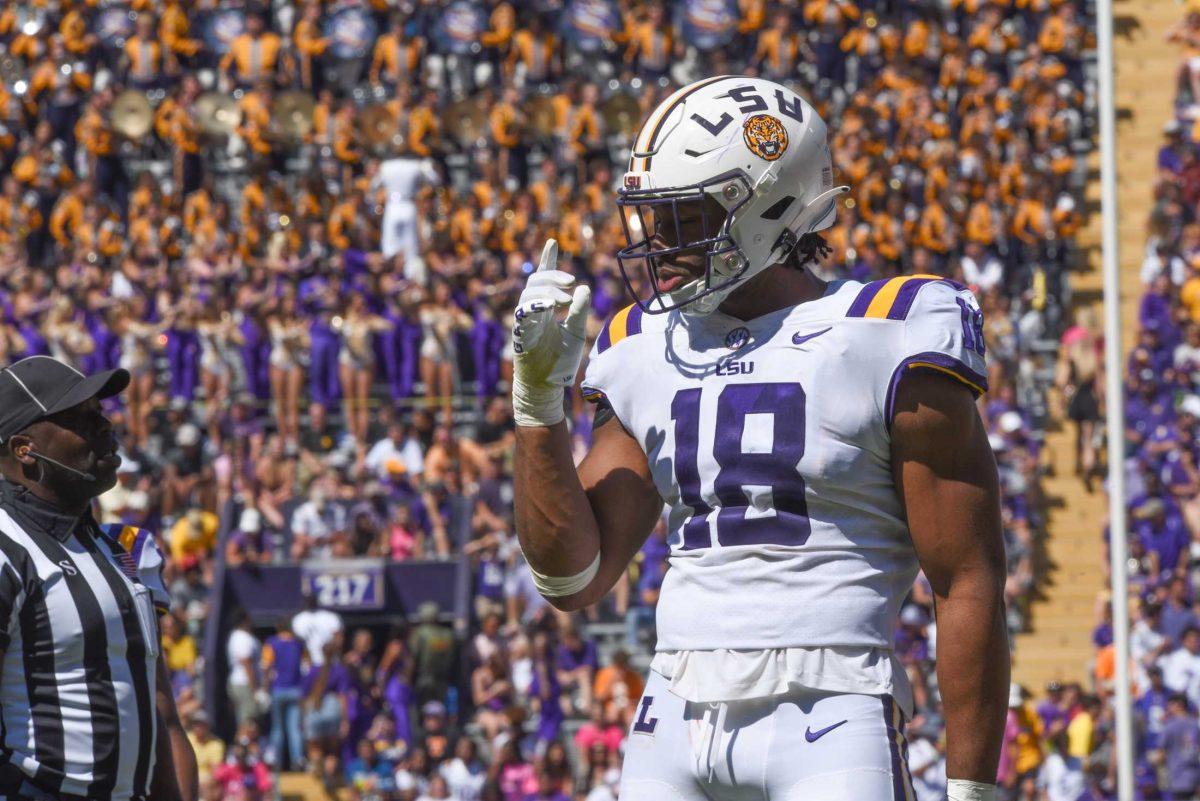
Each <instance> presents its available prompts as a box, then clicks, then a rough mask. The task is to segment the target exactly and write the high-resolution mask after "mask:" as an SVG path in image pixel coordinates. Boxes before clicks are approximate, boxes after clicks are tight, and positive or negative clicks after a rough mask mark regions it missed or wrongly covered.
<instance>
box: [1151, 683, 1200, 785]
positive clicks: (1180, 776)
mask: <svg viewBox="0 0 1200 801" xmlns="http://www.w3.org/2000/svg"><path fill="white" fill-rule="evenodd" d="M1161 746H1162V752H1163V764H1164V765H1165V766H1166V774H1167V787H1166V789H1167V793H1168V798H1172V799H1180V800H1181V801H1182V800H1183V799H1191V798H1194V797H1195V796H1196V792H1197V790H1200V726H1197V724H1196V718H1195V717H1193V715H1192V713H1191V711H1190V710H1189V709H1188V701H1187V696H1185V695H1183V694H1182V693H1177V694H1176V695H1172V696H1171V697H1170V699H1169V700H1168V701H1167V719H1166V723H1164V724H1163V731H1162V741H1161Z"/></svg>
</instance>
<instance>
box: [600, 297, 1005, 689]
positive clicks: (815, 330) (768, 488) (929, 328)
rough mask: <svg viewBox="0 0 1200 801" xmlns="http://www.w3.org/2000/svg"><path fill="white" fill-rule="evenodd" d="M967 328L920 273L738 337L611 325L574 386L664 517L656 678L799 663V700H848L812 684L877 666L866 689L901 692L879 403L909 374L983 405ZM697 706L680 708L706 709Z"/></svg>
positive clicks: (968, 314)
mask: <svg viewBox="0 0 1200 801" xmlns="http://www.w3.org/2000/svg"><path fill="white" fill-rule="evenodd" d="M982 326H983V319H982V314H981V313H980V311H979V306H978V304H977V302H976V300H975V297H974V296H973V295H972V294H971V292H970V291H969V290H967V289H966V288H964V287H962V286H961V285H958V284H955V283H953V282H951V281H948V280H945V279H939V278H938V277H936V276H908V277H902V278H894V279H891V280H885V281H876V282H873V283H869V284H865V285H864V284H860V283H857V282H841V283H836V284H831V285H830V288H829V291H827V292H826V294H825V295H824V296H823V297H821V298H818V299H816V300H813V301H810V302H807V303H803V304H800V305H798V306H794V307H791V308H786V309H781V310H779V311H776V312H773V313H771V314H767V315H764V316H762V317H759V318H756V319H754V320H750V321H748V322H744V321H741V320H738V319H736V318H733V317H729V316H727V315H724V314H721V313H720V312H716V313H713V314H711V315H708V316H703V317H700V316H688V315H685V314H681V313H679V312H672V313H670V314H662V315H650V314H643V313H642V312H641V309H640V308H639V307H638V306H636V305H635V306H631V307H628V308H626V309H623V310H621V311H620V312H618V313H617V314H616V315H615V316H614V317H613V319H612V320H611V321H610V322H609V323H608V324H607V325H606V326H605V328H604V330H603V331H602V332H601V335H600V337H599V338H598V339H597V341H596V345H595V347H594V348H593V350H592V354H591V357H590V361H589V363H588V367H587V372H586V375H585V378H584V381H583V388H584V395H585V397H587V398H588V399H589V400H592V401H600V400H602V399H606V400H607V402H608V404H610V405H611V406H612V408H613V410H614V412H615V413H616V416H617V418H618V419H619V420H620V422H621V424H622V425H623V426H624V427H625V429H626V430H627V431H628V432H629V433H630V434H631V435H632V436H633V437H634V438H635V439H636V440H637V441H638V442H639V443H640V444H641V446H642V448H643V450H644V451H645V452H646V456H647V458H648V461H649V464H650V469H651V472H652V474H653V478H654V482H655V485H656V486H657V487H658V490H659V492H660V493H661V495H662V497H663V499H664V501H665V502H666V504H667V507H668V512H669V526H670V539H669V542H670V547H671V551H670V557H669V565H670V569H669V570H668V571H667V573H666V576H665V579H664V581H663V585H662V593H661V596H660V600H659V604H658V610H657V623H658V645H657V648H658V650H659V651H660V652H666V654H669V655H670V656H672V657H673V658H674V659H672V660H664V659H656V662H655V667H656V669H659V668H660V667H661V666H662V665H666V664H671V663H674V664H678V662H679V658H680V657H682V658H684V659H685V660H686V658H687V657H688V656H697V654H688V652H716V651H723V652H724V650H725V649H729V650H731V651H763V650H777V649H801V652H802V653H803V649H808V653H809V655H810V656H811V658H806V659H801V660H800V661H801V662H802V663H803V664H801V665H800V666H798V667H797V666H795V665H793V667H791V668H788V669H787V672H789V673H791V674H792V676H793V677H797V676H798V677H799V678H800V682H801V683H803V684H805V685H807V686H810V687H813V688H814V689H830V690H838V691H856V690H855V689H853V688H850V687H847V686H845V684H846V683H845V681H841V680H838V681H837V682H835V683H836V685H837V686H832V687H831V686H826V685H825V684H823V683H822V680H821V678H820V677H821V675H822V674H828V675H830V676H838V675H839V674H840V675H842V676H843V677H844V676H845V675H847V674H849V673H853V672H854V671H856V670H862V669H863V666H869V665H880V664H882V667H881V668H880V670H879V676H880V678H879V680H878V681H877V682H875V686H876V687H877V689H878V691H879V692H891V691H892V690H893V687H891V686H889V674H890V673H891V672H892V671H893V669H894V670H895V671H896V672H898V673H900V674H901V675H899V676H897V677H896V678H895V682H896V683H898V684H902V685H904V688H906V687H907V682H906V681H904V679H903V676H902V669H900V668H899V665H898V662H896V660H894V659H893V658H891V652H892V647H893V630H894V625H895V620H896V616H897V614H898V612H899V609H900V605H901V603H902V602H903V600H904V597H905V595H906V594H907V592H908V590H909V588H910V587H911V585H912V582H913V579H914V578H915V576H916V573H917V570H918V566H917V560H916V556H915V554H914V552H913V547H912V543H911V540H910V537H909V532H908V526H907V524H906V522H905V519H904V513H903V511H902V508H901V503H900V499H899V497H898V495H897V492H896V487H895V484H894V482H893V478H892V466H891V444H890V423H891V418H892V414H893V411H894V410H893V402H894V393H895V389H896V387H897V385H898V383H899V379H900V377H901V376H902V375H903V374H904V373H905V371H907V370H910V369H929V370H936V371H938V372H940V373H943V374H945V375H947V376H949V377H951V378H953V379H955V380H958V381H961V382H962V383H964V384H966V385H967V386H968V387H970V388H971V389H972V390H973V391H974V392H976V393H981V392H983V391H985V389H986V382H987V379H986V369H985V364H984V356H983V336H982ZM663 655H664V654H663V653H660V656H663ZM727 655H728V654H727ZM735 656H736V655H735ZM741 656H751V655H749V654H744V655H741ZM793 656H794V654H793ZM752 658H753V659H754V660H755V664H756V665H758V663H760V662H762V660H761V658H760V656H757V655H756V656H753V657H752ZM693 661H694V660H693ZM725 661H726V662H728V660H725ZM768 661H772V662H774V663H778V664H780V665H783V664H786V663H787V662H789V660H788V659H775V660H768ZM790 661H792V662H795V659H791V660H790ZM743 664H744V660H743ZM818 666H819V667H820V669H819V670H818V669H816V668H817V667H818ZM839 666H841V669H840V670H839ZM738 669H741V668H740V667H739V668H738ZM753 669H754V670H755V671H759V670H761V668H760V667H757V666H756V667H754V668H753ZM781 669H783V668H780V669H775V668H772V669H771V670H772V671H774V673H775V675H776V677H777V676H778V674H779V670H781ZM660 672H664V671H662V670H660ZM754 683H755V682H751V684H754ZM678 685H679V682H676V686H673V688H672V689H673V690H675V691H676V692H679V690H680V688H679V686H678ZM757 686H762V683H761V682H757ZM900 690H901V691H900V692H898V693H897V695H898V700H901V703H902V704H903V705H904V706H907V703H905V701H907V700H908V699H906V698H904V696H906V695H907V692H905V691H903V688H900ZM778 691H779V690H778V689H773V690H771V693H774V692H778ZM857 691H863V689H862V688H861V687H859V688H857ZM700 694H701V693H700V692H699V691H698V690H695V689H694V688H693V692H691V693H690V694H689V693H686V692H685V693H684V695H685V697H689V698H690V700H717V699H709V698H702V697H693V696H697V695H700ZM742 697H748V696H747V695H745V694H743V695H742Z"/></svg>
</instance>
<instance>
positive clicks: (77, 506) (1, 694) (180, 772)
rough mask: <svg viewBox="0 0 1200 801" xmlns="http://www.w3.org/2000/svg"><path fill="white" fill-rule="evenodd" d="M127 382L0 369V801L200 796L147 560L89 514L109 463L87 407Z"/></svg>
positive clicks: (45, 368)
mask: <svg viewBox="0 0 1200 801" xmlns="http://www.w3.org/2000/svg"><path fill="white" fill-rule="evenodd" d="M128 384H129V373H128V372H126V371H125V370H108V371H105V372H102V373H97V374H96V375H92V376H84V375H83V374H82V373H80V372H78V371H77V370H75V369H74V368H72V367H69V366H67V365H66V364H63V363H62V362H60V361H57V360H55V359H52V358H50V357H48V356H33V357H30V358H28V359H23V360H21V361H19V362H17V363H15V364H13V365H10V366H9V367H6V368H4V369H3V370H0V474H2V475H3V480H0V801H16V800H17V799H20V801H58V800H59V799H62V800H63V801H84V799H112V801H141V800H142V799H145V800H146V801H149V800H150V799H153V801H195V798H196V796H197V794H198V791H197V787H196V784H197V782H196V760H195V755H194V754H193V753H192V750H191V746H190V745H189V743H188V740H187V736H186V734H185V733H184V731H183V727H182V725H181V724H180V722H179V716H178V714H177V713H176V711H175V701H174V699H173V697H172V695H171V685H170V682H169V679H168V677H167V673H166V668H165V666H164V663H163V658H162V656H161V654H160V647H159V634H158V619H157V617H156V614H155V607H156V605H165V604H166V601H167V598H166V593H165V590H163V587H162V580H161V577H160V576H159V573H158V571H159V569H160V568H161V565H162V559H161V556H159V554H158V551H157V546H155V545H154V543H153V537H150V536H148V535H146V533H145V532H140V531H138V530H137V529H124V530H122V529H121V527H119V526H118V527H111V528H105V527H101V526H99V525H98V524H97V523H96V520H95V518H94V517H92V512H91V501H92V499H93V498H95V497H96V496H97V495H100V494H101V493H103V492H105V491H106V490H108V489H109V488H110V487H112V486H113V484H115V483H116V471H117V467H118V466H119V465H120V463H121V457H119V456H118V455H117V441H116V438H115V437H114V435H113V429H112V424H111V423H110V422H109V421H108V419H107V418H106V417H105V416H104V413H103V411H102V410H101V407H100V399H101V398H107V397H111V396H113V395H116V394H117V393H119V392H121V391H122V390H123V389H125V387H126V386H127V385H128ZM114 530H115V532H116V533H115V534H114V533H113V531H114ZM135 544H136V546H137V547H136V548H134V547H132V546H133V545H135ZM126 548H129V549H130V550H133V551H135V552H136V553H137V554H138V562H137V563H135V561H134V558H133V556H131V554H130V553H129V552H128V551H127V550H126ZM155 599H158V601H159V604H156V603H155Z"/></svg>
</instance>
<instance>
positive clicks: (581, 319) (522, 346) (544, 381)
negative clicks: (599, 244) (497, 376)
mask: <svg viewBox="0 0 1200 801" xmlns="http://www.w3.org/2000/svg"><path fill="white" fill-rule="evenodd" d="M557 265H558V242H556V241H555V240H553V239H550V240H548V241H547V242H546V247H544V248H542V258H541V261H539V262H538V267H537V270H536V271H534V273H533V274H532V275H531V276H529V281H527V282H526V284H525V290H524V291H523V292H521V298H520V300H518V301H517V310H516V313H515V314H514V318H515V319H514V320H513V331H512V334H513V387H512V395H513V419H514V420H515V421H516V424H517V425H519V426H552V425H554V424H555V423H557V422H559V421H560V420H562V419H563V417H565V415H564V414H563V389H564V387H569V386H571V384H573V383H574V382H575V374H576V373H577V372H579V363H580V362H581V361H583V345H584V333H585V331H586V328H587V318H588V311H589V310H591V308H592V290H591V289H590V288H588V287H587V286H584V285H582V284H581V285H579V286H577V287H575V289H574V291H573V292H571V291H569V290H570V289H571V286H572V285H573V284H574V283H575V276H573V275H571V274H570V273H564V272H562V271H561V270H558V269H556V267H557ZM561 306H568V309H567V316H566V317H565V318H563V320H562V321H561V322H560V321H559V320H558V319H557V314H556V312H557V311H558V309H559V307H561Z"/></svg>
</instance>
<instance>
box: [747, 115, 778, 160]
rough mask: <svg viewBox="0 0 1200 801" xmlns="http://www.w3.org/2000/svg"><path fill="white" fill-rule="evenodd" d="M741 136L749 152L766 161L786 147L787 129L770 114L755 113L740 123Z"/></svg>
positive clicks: (772, 158) (775, 157) (773, 158)
mask: <svg viewBox="0 0 1200 801" xmlns="http://www.w3.org/2000/svg"><path fill="white" fill-rule="evenodd" d="M742 136H743V137H744V138H745V139H746V147H748V148H750V152H751V153H753V154H754V155H756V156H758V157H759V158H760V159H764V160H766V161H775V159H777V158H779V157H780V156H782V155H783V151H785V150H787V147H788V135H787V129H786V128H784V127H783V123H782V122H780V121H779V120H777V119H775V118H774V117H772V116H771V115H770V114H755V115H754V116H752V117H749V118H748V119H747V120H746V122H745V123H744V124H743V125H742Z"/></svg>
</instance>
